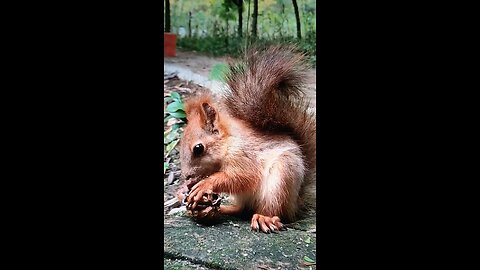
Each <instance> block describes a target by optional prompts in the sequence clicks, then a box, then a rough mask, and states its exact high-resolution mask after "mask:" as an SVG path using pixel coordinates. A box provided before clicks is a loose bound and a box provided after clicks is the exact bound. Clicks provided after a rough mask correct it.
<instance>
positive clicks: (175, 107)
mask: <svg viewBox="0 0 480 270" xmlns="http://www.w3.org/2000/svg"><path fill="white" fill-rule="evenodd" d="M179 110H182V111H185V109H184V107H183V104H182V103H180V102H177V101H174V102H172V103H170V104H169V105H168V106H167V112H169V113H173V112H176V111H179Z"/></svg>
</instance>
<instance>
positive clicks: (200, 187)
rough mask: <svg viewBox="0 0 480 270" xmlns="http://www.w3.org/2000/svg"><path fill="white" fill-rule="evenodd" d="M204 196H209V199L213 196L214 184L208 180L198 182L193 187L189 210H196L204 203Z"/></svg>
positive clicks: (188, 204) (189, 197)
mask: <svg viewBox="0 0 480 270" xmlns="http://www.w3.org/2000/svg"><path fill="white" fill-rule="evenodd" d="M204 194H207V196H208V198H209V199H210V197H211V196H212V194H213V184H212V181H211V180H210V179H208V178H207V179H204V180H202V181H200V182H198V183H197V184H195V185H194V186H193V187H192V190H191V191H190V193H189V194H188V200H187V208H190V209H195V208H196V207H197V205H198V203H199V202H201V201H203V195H204ZM190 206H191V207H190Z"/></svg>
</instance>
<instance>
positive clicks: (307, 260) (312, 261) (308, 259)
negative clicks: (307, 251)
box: [303, 256, 315, 263]
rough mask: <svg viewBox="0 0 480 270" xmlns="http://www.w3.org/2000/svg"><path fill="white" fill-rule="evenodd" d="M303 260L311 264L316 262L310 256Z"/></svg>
mask: <svg viewBox="0 0 480 270" xmlns="http://www.w3.org/2000/svg"><path fill="white" fill-rule="evenodd" d="M303 260H304V261H306V262H309V263H314V262H315V261H314V260H312V259H310V258H309V257H308V256H303Z"/></svg>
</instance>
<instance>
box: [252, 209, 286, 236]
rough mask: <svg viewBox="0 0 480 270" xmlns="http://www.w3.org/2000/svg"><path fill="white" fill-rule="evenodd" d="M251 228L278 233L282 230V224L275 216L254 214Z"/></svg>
mask: <svg viewBox="0 0 480 270" xmlns="http://www.w3.org/2000/svg"><path fill="white" fill-rule="evenodd" d="M250 226H251V228H252V230H255V231H257V232H258V231H259V229H261V231H262V232H264V233H267V234H268V233H278V232H279V231H283V230H284V225H283V224H282V223H280V218H279V217H277V216H274V217H269V216H264V215H260V214H255V215H253V217H252V222H251V225H250Z"/></svg>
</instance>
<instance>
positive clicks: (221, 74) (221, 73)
mask: <svg viewBox="0 0 480 270" xmlns="http://www.w3.org/2000/svg"><path fill="white" fill-rule="evenodd" d="M226 72H228V65H227V64H215V65H214V66H213V67H212V70H211V71H210V75H209V76H208V78H209V79H210V80H217V81H224V79H225V74H226Z"/></svg>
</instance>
